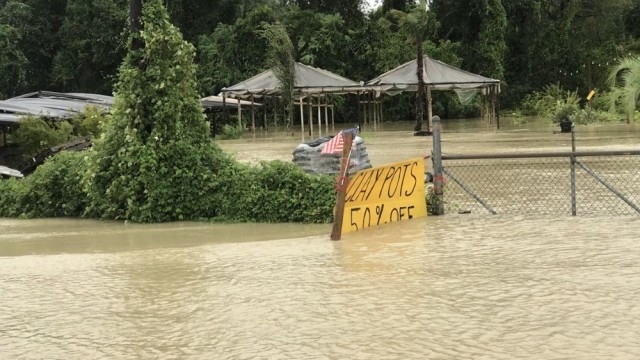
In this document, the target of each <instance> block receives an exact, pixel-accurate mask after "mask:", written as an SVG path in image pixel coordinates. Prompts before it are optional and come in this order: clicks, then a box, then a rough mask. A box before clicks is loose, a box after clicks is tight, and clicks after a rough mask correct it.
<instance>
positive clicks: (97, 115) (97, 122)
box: [71, 105, 109, 138]
mask: <svg viewBox="0 0 640 360" xmlns="http://www.w3.org/2000/svg"><path fill="white" fill-rule="evenodd" d="M108 121H109V114H106V113H105V112H104V110H103V109H101V108H99V107H97V106H91V105H90V106H87V107H86V108H85V109H84V111H83V112H81V113H78V114H76V115H75V116H74V117H72V118H71V124H73V132H74V134H75V135H79V136H85V135H91V137H93V138H98V137H100V135H101V134H102V128H103V126H105V125H106V123H107V122H108Z"/></svg>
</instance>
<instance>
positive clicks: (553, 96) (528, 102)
mask: <svg viewBox="0 0 640 360" xmlns="http://www.w3.org/2000/svg"><path fill="white" fill-rule="evenodd" d="M579 100H580V98H579V97H578V93H577V92H575V91H574V92H571V91H565V90H564V89H562V88H561V87H560V85H559V84H551V85H547V86H545V88H544V90H543V91H540V92H534V93H532V94H528V95H526V96H525V97H524V100H523V101H522V104H521V105H520V108H519V110H520V113H522V115H525V116H545V117H552V118H555V117H554V114H555V113H556V112H558V111H560V109H559V108H560V107H563V106H564V105H565V104H569V105H573V104H575V105H576V106H578V104H579Z"/></svg>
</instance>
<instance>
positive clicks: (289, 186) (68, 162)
mask: <svg viewBox="0 0 640 360" xmlns="http://www.w3.org/2000/svg"><path fill="white" fill-rule="evenodd" d="M142 20H143V25H144V28H143V30H142V31H141V33H140V36H141V40H142V41H143V43H144V47H143V48H141V49H139V50H133V51H131V52H130V53H129V55H128V56H127V58H126V59H125V61H124V63H123V64H122V66H121V71H120V80H119V82H118V86H117V93H116V97H115V105H114V109H113V112H112V115H111V118H110V119H108V120H105V119H104V118H101V117H100V116H98V115H97V114H93V115H92V113H91V111H89V112H87V114H85V116H84V119H78V120H77V123H78V124H83V125H82V126H78V127H77V129H78V132H81V131H82V132H86V133H91V134H95V132H100V130H101V129H104V133H103V134H102V135H101V137H100V139H99V140H97V141H96V144H95V148H94V149H93V150H92V151H90V152H85V153H62V154H59V155H57V156H55V157H53V158H51V159H49V160H48V161H47V162H45V164H44V165H42V166H40V167H38V168H37V169H36V171H35V172H34V173H33V174H32V175H30V176H28V177H27V178H26V179H24V180H5V181H0V216H12V217H16V216H20V217H53V216H85V217H94V218H103V219H119V220H131V221H135V222H163V221H174V220H201V219H210V220H224V221H256V222H290V221H294V222H295V221H298V222H301V221H303V222H330V221H331V220H332V217H333V215H332V210H333V203H334V199H335V190H334V185H333V179H332V178H330V177H325V176H311V175H308V174H305V173H304V172H303V171H302V170H301V169H300V168H299V167H298V166H296V165H294V164H291V163H284V162H277V161H276V162H271V163H263V164H262V165H261V166H259V167H251V166H248V165H243V164H240V163H238V162H236V161H235V160H234V159H232V158H231V157H230V156H229V155H227V154H225V153H223V152H222V151H221V150H220V149H219V147H218V146H217V145H215V143H213V142H212V141H211V139H210V137H209V134H208V129H209V127H208V124H207V123H206V122H205V120H204V115H203V110H202V107H201V105H200V103H199V100H198V96H197V93H196V90H195V89H196V85H195V80H194V79H195V76H194V74H195V65H194V63H193V56H194V49H193V47H192V46H191V45H190V44H188V43H187V42H185V41H184V40H183V39H182V37H181V35H180V33H179V32H178V31H177V29H176V28H175V27H173V26H172V25H171V24H170V23H169V21H168V17H167V14H166V12H165V10H164V8H163V7H162V4H161V2H160V0H150V1H147V2H145V6H144V11H143V17H142ZM69 127H70V128H71V125H69ZM68 133H71V131H69V132H68Z"/></svg>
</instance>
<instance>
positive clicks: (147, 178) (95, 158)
mask: <svg viewBox="0 0 640 360" xmlns="http://www.w3.org/2000/svg"><path fill="white" fill-rule="evenodd" d="M140 24H141V26H142V28H141V31H140V32H139V33H133V34H131V36H130V37H129V47H130V51H129V52H128V54H127V55H126V57H125V60H124V62H123V63H122V65H121V67H120V72H119V81H118V83H117V85H116V93H115V101H114V107H113V110H112V119H111V121H110V122H109V123H108V124H107V126H106V129H105V132H104V134H103V136H102V137H101V139H100V140H98V141H97V142H96V144H95V147H94V148H95V151H94V153H92V154H91V156H89V160H88V162H89V164H88V171H87V175H86V189H87V194H88V197H89V200H90V201H89V203H90V205H89V207H88V209H87V215H88V216H94V217H101V218H110V219H126V220H132V221H136V222H161V221H172V220H182V219H196V218H213V217H215V216H216V215H217V214H216V213H215V211H216V206H215V204H213V203H211V201H210V200H211V198H209V197H207V196H205V195H207V194H212V193H216V192H218V191H219V189H217V188H216V186H218V184H219V181H220V177H219V176H217V173H218V171H220V169H223V168H225V167H226V166H227V165H228V164H229V162H228V161H227V157H225V156H223V154H222V152H221V151H220V150H219V148H217V146H215V144H213V143H212V142H211V139H210V137H209V126H208V124H207V123H206V122H205V117H204V114H203V109H202V105H201V104H200V101H199V97H198V93H197V91H196V81H195V71H196V69H195V64H194V63H193V58H194V53H195V49H194V48H193V46H192V45H191V44H189V43H187V42H186V41H184V40H183V39H182V36H181V34H180V32H179V31H178V30H177V29H176V28H175V27H174V26H173V25H171V23H170V22H169V17H168V14H167V11H166V10H165V9H164V7H163V6H162V1H161V0H147V1H145V2H144V6H143V9H142V17H141V22H140ZM136 37H137V38H138V40H139V43H138V44H139V45H141V47H139V48H137V47H134V46H132V45H133V44H134V41H133V40H134V39H135V38H136Z"/></svg>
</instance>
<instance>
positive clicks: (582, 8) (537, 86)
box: [0, 0, 640, 121]
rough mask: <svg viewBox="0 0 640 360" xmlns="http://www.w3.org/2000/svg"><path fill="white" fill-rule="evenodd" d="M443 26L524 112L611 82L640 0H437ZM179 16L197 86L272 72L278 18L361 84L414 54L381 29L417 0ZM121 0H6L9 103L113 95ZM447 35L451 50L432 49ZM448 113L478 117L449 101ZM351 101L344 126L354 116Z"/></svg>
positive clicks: (1, 11)
mask: <svg viewBox="0 0 640 360" xmlns="http://www.w3.org/2000/svg"><path fill="white" fill-rule="evenodd" d="M429 2H430V10H429V11H430V12H432V13H433V16H434V17H435V19H436V20H437V22H438V23H439V24H440V27H439V30H438V32H437V33H435V34H431V35H429V36H428V37H427V38H425V39H424V42H425V53H426V54H427V55H430V56H433V57H435V58H437V59H442V60H445V61H446V60H447V58H451V57H454V58H457V59H459V60H460V62H459V63H458V64H457V65H458V66H461V67H462V68H463V69H466V70H470V71H472V72H477V73H480V74H481V75H485V76H489V77H496V78H499V79H501V80H503V85H504V86H503V87H502V94H501V106H502V108H503V109H504V108H515V107H517V106H518V105H519V104H520V102H521V100H522V99H523V98H524V97H525V96H526V95H527V94H531V93H533V92H535V91H542V90H543V88H544V87H545V86H546V85H548V84H552V83H553V84H555V83H558V84H559V85H560V86H561V87H562V88H563V89H566V90H571V91H574V90H577V91H578V93H579V94H580V97H581V98H584V96H586V94H588V93H589V91H590V90H591V89H594V88H599V89H606V88H607V84H606V78H607V75H608V72H609V68H610V66H611V65H613V64H614V63H617V61H618V60H619V59H620V58H621V57H626V56H629V55H633V54H636V53H637V52H638V50H640V41H638V39H639V38H640V31H638V28H639V26H638V25H640V23H638V21H639V20H638V19H640V15H639V14H640V0H611V1H596V0H562V1H556V0H517V1H516V0H502V1H499V0H485V1H477V0H431V1H429ZM164 3H165V4H166V6H167V8H168V10H169V14H170V19H171V20H172V22H173V23H175V24H176V25H177V27H178V28H180V30H181V32H182V33H183V34H185V38H186V39H187V40H190V41H192V42H194V43H195V44H196V48H197V56H198V58H197V61H196V62H197V63H198V64H199V65H200V67H199V70H198V78H197V79H198V91H199V92H200V94H201V95H206V94H214V93H218V92H219V90H220V89H221V88H222V87H224V86H229V85H231V84H234V83H236V82H238V81H241V80H244V79H247V78H248V77H250V76H253V75H255V74H257V73H258V72H260V71H262V70H264V69H266V68H267V67H268V66H269V63H268V59H267V56H266V54H267V48H268V46H267V43H266V42H265V41H264V39H263V38H262V37H261V35H260V33H259V31H260V30H261V29H263V28H264V24H275V23H276V22H279V23H280V24H282V25H283V26H284V28H285V29H286V31H287V32H288V35H289V38H290V39H291V42H292V45H293V48H294V53H295V55H294V56H295V60H296V61H301V62H304V63H307V64H311V65H313V66H317V67H321V68H324V69H327V70H329V71H332V72H335V73H337V74H340V75H343V76H346V77H348V78H351V79H354V80H356V81H361V80H362V81H366V80H369V79H371V78H373V77H375V76H377V75H379V74H381V73H382V72H385V71H387V70H390V69H391V68H392V67H395V66H397V65H399V64H401V63H403V62H405V61H408V60H411V59H412V58H413V57H414V56H415V47H413V49H414V50H412V46H411V45H409V44H407V43H406V42H404V38H403V37H402V35H401V34H397V33H396V29H391V28H389V29H385V28H383V27H381V26H379V19H380V18H384V17H388V16H389V14H390V13H391V12H393V11H396V10H399V11H404V12H407V11H410V9H411V8H412V5H413V4H415V3H416V1H411V0H410V1H397V0H393V1H390V0H389V1H387V0H385V1H381V2H378V4H381V6H380V7H378V8H376V9H373V10H370V11H369V10H365V9H366V8H365V6H364V2H363V1H361V0H348V1H325V0H323V1H315V0H313V1H312V0H286V1H281V0H244V1H236V0H215V1H212V0H193V1H185V0H167V1H164ZM126 17H127V4H126V1H124V0H98V1H82V0H55V1H49V0H46V1H45V0H1V1H0V44H2V46H1V47H0V98H4V97H9V96H12V95H17V94H20V93H23V92H27V91H35V90H65V91H79V92H100V93H105V94H109V93H111V92H112V90H113V89H114V85H115V82H117V75H116V70H117V66H118V64H119V63H120V62H121V59H122V58H123V57H124V55H125V47H126V46H125V45H126V44H125V41H126V38H127V36H126V23H127V20H126ZM443 42H449V43H450V44H454V46H448V47H447V48H446V49H447V51H445V53H444V54H443V51H440V52H439V53H434V52H432V51H433V49H430V47H432V46H431V44H435V45H436V46H440V44H442V43H443ZM448 99H455V98H454V97H453V96H452V95H450V94H448V95H440V94H434V109H445V108H446V109H449V110H450V111H448V113H447V114H445V113H440V114H441V115H443V117H446V116H451V117H457V116H465V115H477V112H474V111H469V110H468V109H465V108H461V109H457V108H456V107H457V105H456V106H452V105H453V104H452V103H448V104H445V102H448ZM413 101H414V100H413V99H409V100H407V99H406V98H403V97H394V98H389V99H385V105H386V106H385V109H386V110H385V111H386V112H387V114H386V116H385V118H386V119H398V120H407V119H410V118H413V117H414V114H413V110H412V107H413ZM352 105H353V102H352V101H351V100H348V101H344V102H342V104H341V108H340V109H338V110H339V111H338V112H337V116H338V117H337V120H338V121H352V120H350V119H349V116H351V115H352V111H353V106H352Z"/></svg>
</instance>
